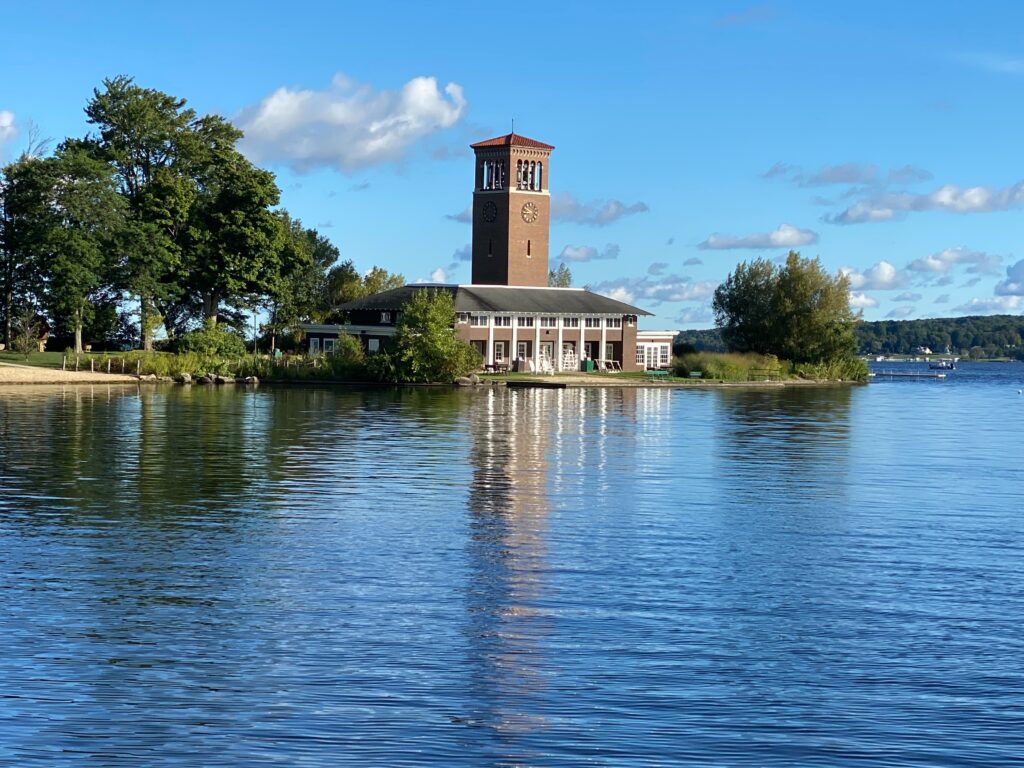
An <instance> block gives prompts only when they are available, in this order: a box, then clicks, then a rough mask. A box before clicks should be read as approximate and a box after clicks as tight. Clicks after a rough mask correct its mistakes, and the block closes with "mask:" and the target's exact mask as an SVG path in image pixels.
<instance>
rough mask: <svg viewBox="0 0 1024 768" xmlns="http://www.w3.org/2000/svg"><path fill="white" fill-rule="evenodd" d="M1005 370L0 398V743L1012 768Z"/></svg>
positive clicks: (402, 761) (379, 756) (1018, 552)
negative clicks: (759, 385) (918, 375)
mask: <svg viewBox="0 0 1024 768" xmlns="http://www.w3.org/2000/svg"><path fill="white" fill-rule="evenodd" d="M921 368H922V370H925V369H926V367H924V366H921ZM1020 389H1024V366H1022V365H1012V364H1005V365H1001V364H985V365H980V366H976V367H971V366H970V365H969V364H967V365H964V366H961V368H960V369H959V370H957V371H956V372H954V373H953V374H951V375H950V376H949V377H947V378H946V379H944V380H922V381H917V380H897V381H887V382H886V381H875V382H874V383H872V384H870V385H868V386H860V387H809V388H792V389H785V390H783V389H757V390H738V389H736V390H734V389H717V390H686V391H675V390H669V389H640V390H565V391H551V390H542V391H519V392H509V391H506V390H503V389H494V390H490V389H486V390H484V391H450V390H447V389H437V390H434V389H430V390H390V389H375V390H330V389H283V390H273V389H260V390H258V391H256V392H251V391H250V392H246V391H243V390H241V389H239V390H224V389H218V390H214V389H210V388H201V387H194V388H192V389H186V388H180V387H178V388H161V389H158V390H144V391H142V392H141V393H140V392H138V391H137V390H135V389H131V388H129V389H119V388H107V387H94V388H67V389H59V388H58V389H54V388H48V389H36V388H21V389H8V390H4V391H2V392H0V605H2V606H3V610H2V612H0V764H2V765H12V766H22V765H30V766H34V765H47V766H49V765H83V766H204V767H205V766H222V765H223V766H228V765H230V766H241V765H245V766H249V765H281V766H296V765H300V766H334V765H359V766H365V765H381V766H407V765H424V764H434V765H444V766H519V765H523V766H577V765H597V766H654V765H692V766H846V765H849V766H863V765H879V766H954V765H956V766H1006V765H1014V764H1024V626H1022V616H1024V557H1022V556H1024V515H1022V510H1024V482H1022V481H1024V471H1022V466H1024V451H1022V450H1021V447H1022V435H1024V429H1022V428H1024V395H1020V394H1018V390H1020Z"/></svg>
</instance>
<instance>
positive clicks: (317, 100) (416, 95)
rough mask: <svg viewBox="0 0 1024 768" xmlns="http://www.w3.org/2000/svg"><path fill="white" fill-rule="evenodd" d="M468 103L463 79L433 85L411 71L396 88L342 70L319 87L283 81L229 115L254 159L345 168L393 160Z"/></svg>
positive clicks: (300, 167) (458, 114)
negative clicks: (409, 77) (286, 84)
mask: <svg viewBox="0 0 1024 768" xmlns="http://www.w3.org/2000/svg"><path fill="white" fill-rule="evenodd" d="M465 108H466V100H465V98H464V96H463V94H462V87H461V86H460V85H458V84H456V83H448V85H446V86H445V87H444V90H443V91H442V90H440V89H439V88H438V84H437V80H436V79H435V78H433V77H416V78H413V79H412V80H410V81H409V82H407V83H406V84H405V85H403V86H402V87H401V88H400V89H398V90H394V91H387V90H384V91H378V90H375V89H374V88H373V87H372V86H369V85H362V84H359V83H356V82H355V81H353V80H350V79H348V78H347V77H345V76H344V75H341V74H338V75H335V76H334V78H333V79H332V80H331V84H330V85H329V86H328V87H327V88H325V89H323V90H319V91H317V90H308V89H292V88H288V87H281V88H278V89H277V90H276V91H274V92H273V93H272V94H270V95H269V96H267V97H266V98H264V99H263V100H262V101H260V102H259V103H258V104H255V105H251V106H248V107H246V108H244V109H243V110H242V111H241V112H240V113H239V114H238V116H237V118H236V119H235V123H236V125H238V127H239V128H241V129H242V130H243V131H245V138H244V139H243V140H242V148H243V150H244V151H245V153H246V154H247V155H248V156H249V157H250V158H251V159H252V160H254V161H256V162H268V163H280V164H282V165H287V166H289V167H291V168H293V169H295V170H296V171H299V172H305V171H311V170H313V169H316V168H324V167H326V168H335V169H337V170H339V171H342V172H343V173H351V172H353V171H356V170H358V169H361V168H367V167H370V166H374V165H379V164H381V163H386V162H389V161H393V160H398V159H400V158H401V157H403V156H404V155H405V154H406V153H407V152H408V150H409V149H410V148H411V147H412V146H413V145H414V144H415V143H416V142H418V141H420V140H422V139H424V138H426V137H428V136H430V135H431V134H433V133H435V132H437V131H439V130H443V129H445V128H449V127H451V126H453V125H454V124H455V123H457V122H458V121H459V119H460V118H461V117H462V114H463V112H464V110H465Z"/></svg>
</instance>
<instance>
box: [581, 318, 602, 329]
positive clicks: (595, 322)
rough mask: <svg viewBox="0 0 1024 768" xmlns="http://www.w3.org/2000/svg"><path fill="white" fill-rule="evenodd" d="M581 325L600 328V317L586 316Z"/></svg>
mask: <svg viewBox="0 0 1024 768" xmlns="http://www.w3.org/2000/svg"><path fill="white" fill-rule="evenodd" d="M583 325H584V327H586V328H600V327H601V318H600V317H588V318H586V320H585V321H584V324H583Z"/></svg>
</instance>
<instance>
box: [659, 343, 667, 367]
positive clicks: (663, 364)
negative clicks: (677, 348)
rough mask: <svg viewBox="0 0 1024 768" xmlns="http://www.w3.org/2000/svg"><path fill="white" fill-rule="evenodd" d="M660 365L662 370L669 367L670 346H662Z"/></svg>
mask: <svg viewBox="0 0 1024 768" xmlns="http://www.w3.org/2000/svg"><path fill="white" fill-rule="evenodd" d="M658 364H659V365H660V366H661V367H662V368H667V367H668V344H662V345H661V355H660V356H659V361H658Z"/></svg>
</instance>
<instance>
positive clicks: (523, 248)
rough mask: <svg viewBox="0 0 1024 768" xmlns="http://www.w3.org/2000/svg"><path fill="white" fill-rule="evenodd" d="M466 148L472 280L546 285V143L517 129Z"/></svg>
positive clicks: (548, 198)
mask: <svg viewBox="0 0 1024 768" xmlns="http://www.w3.org/2000/svg"><path fill="white" fill-rule="evenodd" d="M470 147H471V148H472V149H473V151H474V152H475V153H476V183H475V185H474V189H473V284H474V285H530V286H536V287H546V286H547V284H548V230H549V228H550V223H551V195H550V194H549V193H548V174H549V165H548V161H549V159H550V158H551V150H553V149H554V147H553V146H551V145H550V144H544V143H543V142H540V141H535V140H534V139H528V138H526V137H525V136H520V135H518V134H516V133H510V134H508V135H507V136H499V137H498V138H496V139H488V140H487V141H481V142H478V143H476V144H471V145H470Z"/></svg>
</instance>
